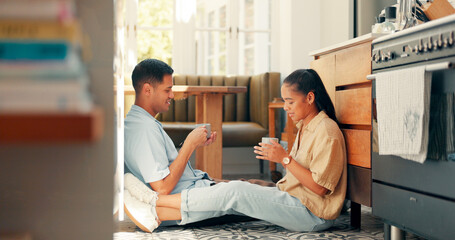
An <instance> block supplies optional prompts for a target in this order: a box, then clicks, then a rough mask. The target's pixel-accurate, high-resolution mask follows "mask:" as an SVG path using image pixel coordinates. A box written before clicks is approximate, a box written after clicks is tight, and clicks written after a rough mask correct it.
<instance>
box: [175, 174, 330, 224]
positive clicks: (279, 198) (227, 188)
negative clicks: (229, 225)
mask: <svg viewBox="0 0 455 240" xmlns="http://www.w3.org/2000/svg"><path fill="white" fill-rule="evenodd" d="M181 196H182V203H181V214H182V221H181V222H180V224H181V225H184V224H188V223H192V222H197V221H201V220H205V219H208V218H213V217H219V216H223V215H227V214H236V215H246V216H249V217H253V218H257V219H261V220H264V221H267V222H270V223H273V224H276V225H278V226H281V227H283V228H286V229H289V230H292V231H299V232H302V231H305V232H307V231H321V230H325V229H327V228H329V227H331V226H332V225H333V223H334V220H325V219H322V218H319V217H317V216H315V215H313V213H311V212H310V210H308V209H307V208H306V207H305V206H304V205H303V204H302V203H301V202H300V200H299V199H297V198H295V197H293V196H291V195H289V194H288V193H287V192H283V191H280V190H279V189H278V188H276V187H263V186H259V185H256V184H251V183H249V182H243V181H231V182H227V183H219V184H216V185H214V186H211V187H205V188H193V189H190V190H183V191H182V195H181Z"/></svg>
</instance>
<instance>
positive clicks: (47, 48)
mask: <svg viewBox="0 0 455 240" xmlns="http://www.w3.org/2000/svg"><path fill="white" fill-rule="evenodd" d="M68 48H69V46H68V43H67V42H64V41H55V42H43V41H0V60H8V61H23V60H30V61H40V60H63V59H65V58H66V55H67V52H68Z"/></svg>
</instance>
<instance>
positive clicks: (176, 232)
mask: <svg viewBox="0 0 455 240" xmlns="http://www.w3.org/2000/svg"><path fill="white" fill-rule="evenodd" d="M361 224H362V228H361V229H352V228H351V227H350V225H349V214H348V213H345V214H342V215H341V216H340V217H339V218H338V219H337V221H336V223H335V225H334V226H333V227H332V228H330V229H328V230H327V231H322V232H310V233H302V232H292V231H289V230H286V229H284V228H281V227H278V226H276V225H273V224H271V223H268V222H265V221H250V222H240V223H229V224H223V225H216V226H208V227H185V226H175V227H159V228H158V229H156V230H155V231H154V232H153V233H145V232H142V231H141V230H140V229H139V228H137V227H136V226H135V225H134V223H133V222H131V221H130V220H129V219H127V220H125V221H123V222H117V223H116V232H115V233H114V239H115V240H117V239H118V240H120V239H126V240H129V239H131V240H133V239H144V240H147V239H178V240H180V239H182V240H184V239H188V240H191V239H204V240H215V239H270V240H274V239H286V240H290V239H296V240H297V239H384V238H383V236H384V232H383V224H382V223H381V222H380V221H379V220H378V219H376V218H375V217H373V216H372V215H371V209H370V208H365V207H362V223H361ZM406 239H422V238H418V237H416V236H413V235H408V236H407V238H406Z"/></svg>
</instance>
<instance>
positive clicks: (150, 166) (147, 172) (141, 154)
mask: <svg viewBox="0 0 455 240" xmlns="http://www.w3.org/2000/svg"><path fill="white" fill-rule="evenodd" d="M132 141H133V143H132V144H133V145H132V148H133V151H132V153H133V154H132V158H133V159H134V162H135V163H136V165H137V168H138V169H137V170H138V171H139V172H140V174H141V175H142V178H143V179H144V182H146V183H150V182H156V181H159V180H162V179H164V178H165V177H166V176H167V175H169V173H170V171H169V160H168V158H167V154H166V148H165V143H164V138H163V135H162V134H161V132H160V131H159V129H155V128H147V129H144V130H143V131H142V132H140V133H137V134H136V135H135V138H134V140H132Z"/></svg>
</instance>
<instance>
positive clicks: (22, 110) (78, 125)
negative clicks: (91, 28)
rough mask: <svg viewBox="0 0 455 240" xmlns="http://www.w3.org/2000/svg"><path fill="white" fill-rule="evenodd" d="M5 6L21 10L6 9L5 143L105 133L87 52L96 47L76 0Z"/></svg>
mask: <svg viewBox="0 0 455 240" xmlns="http://www.w3.org/2000/svg"><path fill="white" fill-rule="evenodd" d="M24 4H31V5H30V6H29V7H30V9H34V10H30V9H28V8H24V7H23V5H24ZM43 4H44V5H43ZM2 8H4V9H5V8H11V9H16V8H17V9H16V10H17V11H16V12H15V13H11V12H10V11H4V10H0V143H73V142H93V141H96V140H98V139H100V138H101V134H102V133H103V124H102V123H103V111H102V109H101V108H100V107H99V106H98V107H97V106H95V105H94V103H93V100H92V97H91V93H90V91H89V87H90V84H91V82H92V81H91V76H90V69H89V68H88V62H87V61H84V59H83V56H82V55H83V53H84V52H86V51H89V50H90V49H89V46H88V45H86V43H85V42H84V41H83V35H84V34H85V33H84V29H83V27H82V26H81V20H82V19H79V17H78V16H77V14H75V13H76V5H75V1H73V0H62V1H60V0H45V1H37V2H29V1H18V2H16V1H11V0H9V1H5V2H2Z"/></svg>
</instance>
